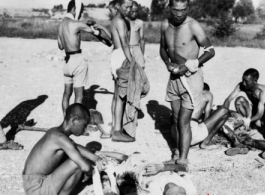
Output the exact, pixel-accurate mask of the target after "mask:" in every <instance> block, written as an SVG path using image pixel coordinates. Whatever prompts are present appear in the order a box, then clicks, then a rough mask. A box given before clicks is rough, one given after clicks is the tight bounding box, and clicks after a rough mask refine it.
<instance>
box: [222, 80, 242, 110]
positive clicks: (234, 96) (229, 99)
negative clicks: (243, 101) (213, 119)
mask: <svg viewBox="0 0 265 195" xmlns="http://www.w3.org/2000/svg"><path fill="white" fill-rule="evenodd" d="M240 91H241V90H240V84H238V85H237V86H236V88H235V89H234V91H233V92H232V93H231V94H230V95H229V96H228V97H227V98H226V99H225V102H224V107H225V108H227V109H229V106H230V103H231V101H232V100H233V99H235V98H236V96H237V95H238V94H239V93H240Z"/></svg>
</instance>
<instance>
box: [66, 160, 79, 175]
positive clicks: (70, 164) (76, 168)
mask: <svg viewBox="0 0 265 195" xmlns="http://www.w3.org/2000/svg"><path fill="white" fill-rule="evenodd" d="M67 167H68V168H69V169H72V170H73V171H74V172H79V171H81V172H82V170H81V169H80V167H79V166H78V165H77V164H76V163H75V162H74V161H72V160H71V159H68V166H67Z"/></svg>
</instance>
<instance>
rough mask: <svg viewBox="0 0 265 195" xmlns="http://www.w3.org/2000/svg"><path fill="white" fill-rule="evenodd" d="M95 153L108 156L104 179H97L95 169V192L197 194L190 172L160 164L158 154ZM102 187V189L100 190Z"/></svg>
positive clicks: (98, 194) (178, 167)
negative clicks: (156, 155)
mask: <svg viewBox="0 0 265 195" xmlns="http://www.w3.org/2000/svg"><path fill="white" fill-rule="evenodd" d="M95 154H96V155H98V156H100V157H102V158H104V159H106V158H107V159H108V165H106V169H105V171H102V172H101V173H100V177H99V176H98V178H101V179H100V180H96V179H95V178H96V177H97V176H96V175H95V174H96V173H95V172H94V176H93V185H94V191H95V195H102V194H104V195H107V194H117V195H118V194H131V193H133V194H137V195H145V194H150V195H153V194H161V195H195V194H197V191H196V188H195V186H194V185H193V183H192V181H191V179H190V176H189V174H188V173H185V172H184V171H185V170H184V169H183V168H182V167H181V166H179V165H177V164H163V163H161V164H157V163H158V162H157V160H158V157H157V159H154V158H155V157H154V156H150V155H142V154H139V153H134V154H132V155H130V156H127V155H124V154H121V153H117V152H101V151H100V152H96V153H95ZM96 172H97V171H96ZM113 175H114V177H113ZM95 188H97V189H95ZM100 188H102V190H99V189H100Z"/></svg>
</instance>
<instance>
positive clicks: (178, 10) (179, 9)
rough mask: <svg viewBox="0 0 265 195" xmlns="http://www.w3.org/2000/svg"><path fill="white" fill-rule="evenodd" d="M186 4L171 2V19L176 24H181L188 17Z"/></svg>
mask: <svg viewBox="0 0 265 195" xmlns="http://www.w3.org/2000/svg"><path fill="white" fill-rule="evenodd" d="M188 10H189V6H188V2H187V1H185V2H176V1H173V4H172V5H171V6H170V13H171V17H172V18H173V19H174V22H176V23H182V22H183V21H184V20H185V19H186V17H187V15H188Z"/></svg>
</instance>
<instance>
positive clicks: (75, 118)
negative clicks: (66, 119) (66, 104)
mask: <svg viewBox="0 0 265 195" xmlns="http://www.w3.org/2000/svg"><path fill="white" fill-rule="evenodd" d="M77 121H78V118H77V117H73V118H71V122H72V124H73V125H75V124H76V123H77Z"/></svg>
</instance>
